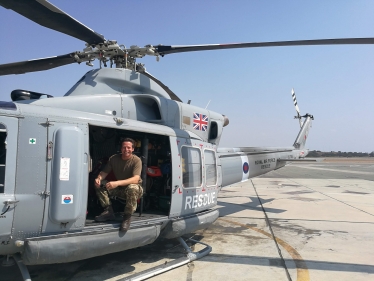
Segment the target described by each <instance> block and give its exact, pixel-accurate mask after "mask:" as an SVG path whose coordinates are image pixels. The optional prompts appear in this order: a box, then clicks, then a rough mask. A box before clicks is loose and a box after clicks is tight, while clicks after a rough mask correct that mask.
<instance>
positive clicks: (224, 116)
mask: <svg viewBox="0 0 374 281" xmlns="http://www.w3.org/2000/svg"><path fill="white" fill-rule="evenodd" d="M222 116H223V127H226V126H227V125H228V124H229V123H230V120H229V118H228V117H227V116H226V115H224V114H222Z"/></svg>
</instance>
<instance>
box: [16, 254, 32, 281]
mask: <svg viewBox="0 0 374 281" xmlns="http://www.w3.org/2000/svg"><path fill="white" fill-rule="evenodd" d="M13 258H14V260H15V261H16V263H17V265H18V268H19V270H20V271H21V274H22V277H23V280H24V281H31V277H30V273H29V270H28V269H27V267H26V265H25V264H24V263H23V260H22V258H21V255H20V254H19V253H17V254H14V255H13Z"/></svg>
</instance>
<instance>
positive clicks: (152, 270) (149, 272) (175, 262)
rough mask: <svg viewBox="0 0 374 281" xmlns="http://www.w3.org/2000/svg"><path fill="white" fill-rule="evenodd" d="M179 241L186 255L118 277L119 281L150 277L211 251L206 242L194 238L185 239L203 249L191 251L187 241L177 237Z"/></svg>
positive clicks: (137, 280) (135, 280)
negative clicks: (200, 245)
mask: <svg viewBox="0 0 374 281" xmlns="http://www.w3.org/2000/svg"><path fill="white" fill-rule="evenodd" d="M177 239H178V241H179V243H181V245H182V246H183V248H184V249H185V250H186V251H187V256H186V257H181V258H179V259H176V260H173V261H171V262H166V263H165V264H162V265H159V266H156V267H153V268H150V269H147V270H144V271H142V272H139V273H136V274H133V275H131V276H129V277H126V278H123V279H120V280H121V281H140V280H145V279H147V278H151V277H153V276H156V275H158V274H161V273H164V272H166V271H169V270H171V269H174V268H177V267H179V266H182V265H185V264H188V263H190V262H192V261H194V260H198V259H200V258H202V257H204V256H206V255H208V254H209V253H210V252H211V251H212V247H210V246H209V245H208V244H205V243H203V242H200V241H196V240H194V239H187V241H192V242H194V243H199V244H202V245H204V246H205V248H204V249H202V250H200V251H198V252H192V250H191V249H190V247H188V245H187V243H186V242H185V241H184V240H183V239H182V238H181V237H178V238H177Z"/></svg>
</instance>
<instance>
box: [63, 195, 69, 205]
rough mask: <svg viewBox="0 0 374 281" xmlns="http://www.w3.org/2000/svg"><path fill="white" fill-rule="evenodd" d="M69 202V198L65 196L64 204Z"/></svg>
mask: <svg viewBox="0 0 374 281" xmlns="http://www.w3.org/2000/svg"><path fill="white" fill-rule="evenodd" d="M70 201H71V198H70V197H69V196H66V197H65V198H64V203H66V204H69V203H70Z"/></svg>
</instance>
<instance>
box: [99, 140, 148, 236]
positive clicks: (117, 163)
mask: <svg viewBox="0 0 374 281" xmlns="http://www.w3.org/2000/svg"><path fill="white" fill-rule="evenodd" d="M134 144H135V142H134V140H133V139H130V138H125V139H123V140H122V145H121V154H115V155H113V156H111V157H110V158H109V161H108V163H107V164H106V166H105V168H104V169H103V170H102V171H101V172H100V173H99V175H98V176H97V178H96V179H95V187H96V194H97V196H98V198H99V201H100V204H101V206H102V207H103V208H104V212H103V213H102V214H101V215H100V216H97V217H95V220H96V221H99V222H102V221H108V220H112V219H114V218H115V216H114V212H113V208H112V206H111V202H110V199H109V196H111V197H113V196H117V197H119V198H123V199H125V200H126V206H125V211H124V216H123V221H122V223H121V227H120V231H123V232H125V233H126V231H127V230H128V229H129V227H130V222H131V215H132V214H133V213H134V212H135V210H136V206H137V200H138V199H139V198H141V197H142V195H143V189H142V187H141V183H142V180H141V178H140V174H141V171H142V162H141V160H140V158H139V157H138V156H136V155H134V154H133V151H134ZM111 171H113V173H114V175H115V177H116V179H117V181H109V182H107V183H106V185H105V187H100V184H101V181H102V180H104V179H105V178H106V176H107V175H108V174H109V173H110V172H111Z"/></svg>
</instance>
